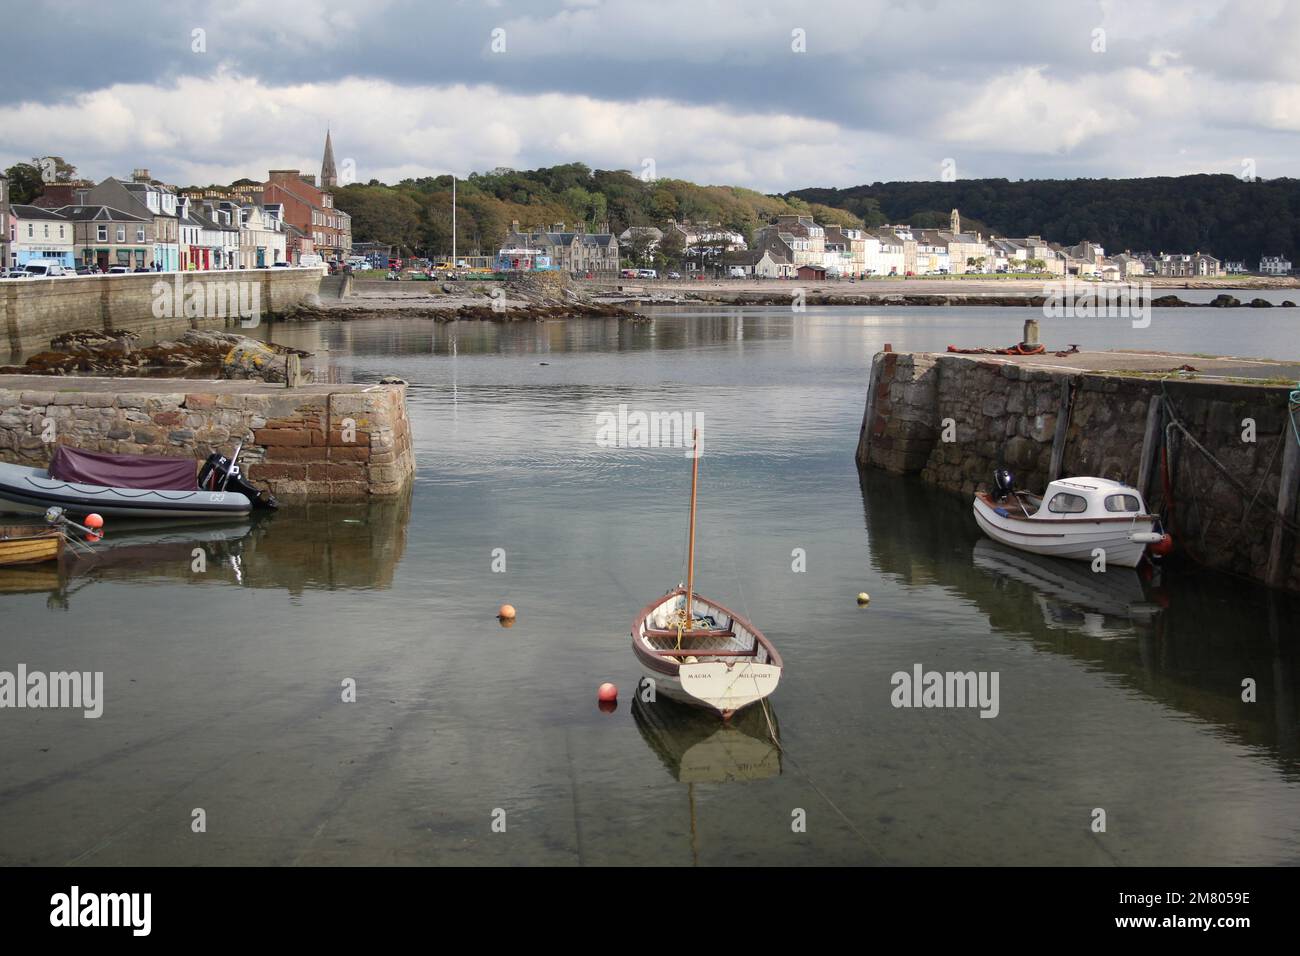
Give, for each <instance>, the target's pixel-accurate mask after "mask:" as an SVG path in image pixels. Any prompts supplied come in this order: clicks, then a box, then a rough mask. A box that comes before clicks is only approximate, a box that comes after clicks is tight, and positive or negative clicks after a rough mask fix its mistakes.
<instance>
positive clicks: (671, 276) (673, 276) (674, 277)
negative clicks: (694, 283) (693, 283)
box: [668, 272, 682, 279]
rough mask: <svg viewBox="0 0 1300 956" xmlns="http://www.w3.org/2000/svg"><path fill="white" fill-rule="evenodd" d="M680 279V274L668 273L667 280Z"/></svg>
mask: <svg viewBox="0 0 1300 956" xmlns="http://www.w3.org/2000/svg"><path fill="white" fill-rule="evenodd" d="M681 277H682V274H681V273H680V272H670V273H668V278H670V279H680V278H681Z"/></svg>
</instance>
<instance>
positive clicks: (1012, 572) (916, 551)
mask: <svg viewBox="0 0 1300 956" xmlns="http://www.w3.org/2000/svg"><path fill="white" fill-rule="evenodd" d="M859 480H860V483H861V488H862V504H863V512H864V515H865V518H866V528H867V539H868V547H869V550H870V561H871V566H872V567H873V568H875V569H877V570H878V571H880V572H881V573H882V574H885V575H887V576H889V577H892V578H895V579H896V580H898V581H899V582H900V583H902V584H903V585H905V586H907V587H910V588H917V589H920V588H930V587H933V588H938V589H942V590H943V591H946V592H949V593H951V594H952V595H954V596H956V597H957V598H959V599H961V600H964V601H968V602H970V603H971V604H972V605H973V606H974V607H975V608H977V609H978V610H979V611H980V612H981V613H982V614H983V615H984V616H985V617H986V618H987V619H988V622H989V625H990V627H992V628H993V629H994V630H995V631H996V632H997V633H998V634H1000V635H1003V636H1006V637H1011V638H1016V639H1022V640H1026V639H1027V640H1028V641H1029V642H1031V643H1032V645H1033V646H1034V648H1035V649H1037V650H1041V651H1047V652H1051V653H1055V654H1062V655H1065V656H1067V657H1070V658H1073V659H1075V660H1077V661H1079V662H1081V663H1083V664H1085V665H1087V666H1088V667H1090V668H1095V669H1099V670H1101V671H1103V672H1104V673H1106V674H1108V675H1110V676H1112V677H1114V678H1116V682H1117V683H1118V684H1120V685H1123V686H1127V687H1130V688H1134V689H1137V690H1139V691H1141V692H1142V693H1143V694H1146V695H1148V696H1149V697H1151V698H1153V699H1155V700H1157V701H1159V702H1160V703H1162V704H1164V705H1165V706H1167V707H1169V708H1171V709H1173V710H1175V711H1178V712H1181V713H1186V714H1190V715H1192V716H1194V717H1196V718H1198V719H1201V720H1205V721H1207V722H1209V723H1212V724H1214V725H1216V726H1218V727H1221V728H1223V729H1226V730H1228V731H1230V732H1231V733H1232V734H1233V735H1234V736H1235V737H1237V738H1238V739H1240V740H1242V741H1243V742H1246V743H1248V744H1251V745H1255V746H1263V747H1269V748H1273V749H1274V751H1275V752H1276V754H1277V755H1278V756H1279V758H1281V759H1282V762H1283V766H1284V767H1285V768H1286V769H1288V770H1290V771H1293V772H1296V773H1300V759H1298V758H1300V737H1298V735H1297V725H1298V723H1300V715H1298V713H1297V706H1298V704H1297V694H1296V687H1297V685H1300V653H1298V652H1297V648H1296V644H1297V638H1296V634H1297V631H1298V630H1300V629H1298V628H1297V626H1296V622H1297V621H1300V600H1298V599H1296V598H1295V597H1294V596H1289V595H1284V594H1281V593H1276V592H1267V591H1265V590H1264V589H1263V588H1257V587H1254V586H1249V585H1242V584H1239V583H1236V582H1225V581H1223V580H1222V579H1220V578H1214V579H1210V578H1206V577H1190V576H1189V577H1186V578H1184V579H1182V580H1179V579H1178V578H1177V576H1175V575H1173V574H1171V573H1166V574H1165V578H1166V581H1165V582H1164V586H1163V587H1162V588H1160V589H1159V591H1158V592H1157V591H1155V590H1153V591H1152V593H1151V594H1149V595H1148V594H1146V593H1145V589H1144V587H1143V586H1142V584H1141V582H1140V581H1139V580H1138V578H1137V576H1136V573H1135V572H1134V571H1133V570H1131V569H1128V568H1124V569H1118V572H1117V571H1116V570H1111V571H1107V572H1105V573H1104V574H1098V575H1096V576H1094V575H1093V574H1092V571H1091V568H1090V566H1089V565H1087V564H1078V563H1077V562H1069V561H1058V560H1055V559H1051V558H1045V557H1038V556H1033V555H1026V554H1023V553H1021V552H1018V551H1014V550H1012V549H1000V548H999V547H998V546H997V545H996V544H995V543H994V542H991V541H989V540H988V539H987V538H985V537H984V536H983V535H982V534H981V533H980V531H979V528H978V527H977V526H976V524H975V519H974V518H973V516H972V515H971V503H970V500H969V499H968V498H966V497H963V496H959V495H954V494H951V493H948V492H945V491H940V490H938V489H935V488H932V487H930V486H928V485H925V484H924V483H922V482H921V481H920V480H919V479H917V478H907V477H896V476H893V475H887V474H884V473H882V472H879V471H875V470H874V469H867V470H863V471H860V472H859ZM1116 573H1119V575H1120V576H1119V577H1115V578H1112V577H1111V575H1112V574H1116ZM1103 579H1104V580H1103ZM1243 588H1246V589H1247V590H1244V591H1243ZM1157 598H1158V599H1159V600H1157ZM1114 637H1123V638H1127V639H1125V640H1111V639H1108V638H1114ZM1245 677H1250V678H1252V679H1253V680H1255V681H1256V694H1257V701H1258V703H1254V704H1251V703H1245V702H1243V701H1242V699H1241V681H1242V679H1243V678H1245Z"/></svg>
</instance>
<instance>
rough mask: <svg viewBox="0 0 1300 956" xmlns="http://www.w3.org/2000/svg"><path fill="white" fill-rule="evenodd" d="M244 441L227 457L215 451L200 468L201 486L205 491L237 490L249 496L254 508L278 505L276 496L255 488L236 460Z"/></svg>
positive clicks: (272, 507)
mask: <svg viewBox="0 0 1300 956" xmlns="http://www.w3.org/2000/svg"><path fill="white" fill-rule="evenodd" d="M243 447H244V444H243V442H240V443H239V444H238V445H236V446H235V454H234V455H233V456H231V457H230V458H227V457H226V456H225V455H223V454H221V452H219V451H218V452H213V453H212V454H211V455H209V456H208V460H207V461H205V462H204V463H203V467H202V468H200V469H199V487H200V488H202V489H203V490H204V491H235V492H238V493H239V494H241V495H244V496H245V497H246V498H248V500H249V501H251V502H252V503H253V507H254V508H270V509H275V508H276V507H277V505H276V501H275V496H274V495H272V494H270V493H269V492H266V491H262V490H261V489H260V488H254V487H253V486H252V485H250V484H249V483H248V482H246V481H245V480H244V476H243V474H242V473H241V472H240V470H239V465H237V464H236V462H237V461H238V460H239V452H240V450H241V449H242V448H243Z"/></svg>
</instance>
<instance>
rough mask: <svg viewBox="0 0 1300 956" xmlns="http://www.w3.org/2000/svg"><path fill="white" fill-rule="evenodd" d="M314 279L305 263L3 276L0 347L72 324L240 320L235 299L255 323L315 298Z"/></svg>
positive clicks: (153, 325) (34, 342)
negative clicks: (253, 308)
mask: <svg viewBox="0 0 1300 956" xmlns="http://www.w3.org/2000/svg"><path fill="white" fill-rule="evenodd" d="M178 280H179V286H178V284H177V283H178ZM320 283H321V274H320V270H319V269H312V268H283V269H275V268H271V269H232V270H226V271H220V272H197V271H196V272H183V273H182V272H178V273H130V274H125V275H99V276H66V277H61V278H57V279H12V280H4V281H0V349H6V348H7V349H8V351H10V352H14V353H17V352H29V351H34V350H39V349H44V348H48V347H49V344H50V339H52V338H54V336H56V335H59V334H61V333H63V332H72V331H75V330H77V329H88V328H94V329H104V330H106V331H108V330H113V329H125V330H129V331H132V332H141V333H145V334H149V333H168V332H173V331H175V330H177V329H180V328H190V327H191V326H195V327H210V326H214V325H215V326H220V325H223V324H230V325H233V324H236V323H239V322H241V321H245V317H244V316H241V315H240V314H239V309H238V307H239V304H240V303H243V304H245V305H247V304H250V303H254V302H256V304H257V312H258V314H257V319H258V321H261V320H265V319H270V318H275V317H277V316H282V315H284V314H286V313H287V312H289V311H290V310H292V309H293V308H294V307H295V306H297V305H299V304H301V303H305V302H316V301H317V297H318V295H319V291H320ZM178 290H179V291H178ZM191 290H201V291H193V292H192V291H191ZM245 311H248V310H245ZM159 313H161V314H159ZM248 321H251V320H248Z"/></svg>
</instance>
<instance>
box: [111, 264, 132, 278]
mask: <svg viewBox="0 0 1300 956" xmlns="http://www.w3.org/2000/svg"><path fill="white" fill-rule="evenodd" d="M130 271H131V267H130V266H109V267H108V274H109V275H111V276H119V275H122V274H124V273H128V272H130Z"/></svg>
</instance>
